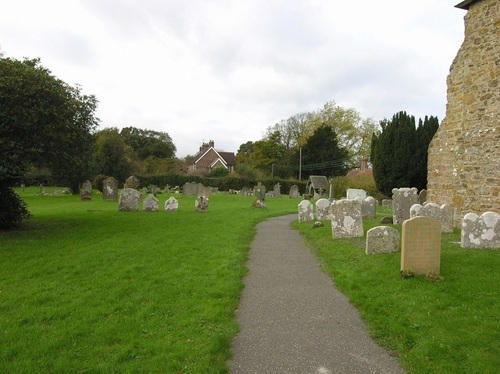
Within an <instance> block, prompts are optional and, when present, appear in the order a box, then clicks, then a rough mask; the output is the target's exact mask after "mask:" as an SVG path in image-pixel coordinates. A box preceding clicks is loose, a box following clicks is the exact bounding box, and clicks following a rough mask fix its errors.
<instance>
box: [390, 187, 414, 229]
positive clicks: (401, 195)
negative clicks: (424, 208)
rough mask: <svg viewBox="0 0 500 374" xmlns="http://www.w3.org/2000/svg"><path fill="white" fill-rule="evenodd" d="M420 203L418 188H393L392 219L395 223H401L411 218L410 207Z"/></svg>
mask: <svg viewBox="0 0 500 374" xmlns="http://www.w3.org/2000/svg"><path fill="white" fill-rule="evenodd" d="M417 203H418V190H417V189H416V188H415V187H412V188H407V187H404V188H393V189H392V216H393V218H392V220H393V222H394V224H395V225H401V224H403V222H404V221H406V220H407V219H409V218H410V209H411V207H412V205H413V204H417Z"/></svg>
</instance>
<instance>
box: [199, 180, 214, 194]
mask: <svg viewBox="0 0 500 374" xmlns="http://www.w3.org/2000/svg"><path fill="white" fill-rule="evenodd" d="M197 187H198V196H205V197H209V196H210V192H212V187H205V186H204V185H203V184H201V183H199V184H198V186H197Z"/></svg>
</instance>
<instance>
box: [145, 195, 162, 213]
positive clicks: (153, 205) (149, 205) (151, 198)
mask: <svg viewBox="0 0 500 374" xmlns="http://www.w3.org/2000/svg"><path fill="white" fill-rule="evenodd" d="M142 209H143V210H144V211H145V212H156V211H158V199H157V198H156V196H155V195H154V194H152V193H150V194H149V195H148V196H147V197H146V198H145V199H144V201H143V202H142Z"/></svg>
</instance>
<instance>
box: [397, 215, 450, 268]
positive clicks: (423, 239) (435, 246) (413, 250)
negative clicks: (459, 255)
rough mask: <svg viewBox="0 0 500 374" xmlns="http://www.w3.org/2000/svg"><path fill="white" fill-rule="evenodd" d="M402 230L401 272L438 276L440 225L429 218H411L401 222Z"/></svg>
mask: <svg viewBox="0 0 500 374" xmlns="http://www.w3.org/2000/svg"><path fill="white" fill-rule="evenodd" d="M402 229H403V233H402V242H401V271H408V270H410V269H411V270H413V271H414V272H415V274H416V275H422V274H424V275H425V274H428V273H433V274H436V275H439V272H440V267H441V223H440V222H439V221H437V220H435V219H433V218H429V217H413V218H410V219H408V220H406V221H404V222H403V228H402Z"/></svg>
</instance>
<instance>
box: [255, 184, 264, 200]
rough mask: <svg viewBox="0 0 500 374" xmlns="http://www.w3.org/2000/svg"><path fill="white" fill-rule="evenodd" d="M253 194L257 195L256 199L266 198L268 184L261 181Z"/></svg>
mask: <svg viewBox="0 0 500 374" xmlns="http://www.w3.org/2000/svg"><path fill="white" fill-rule="evenodd" d="M253 195H254V196H255V199H256V200H260V201H264V200H266V186H264V185H263V184H262V183H261V182H259V183H258V184H257V186H255V187H254V188H253Z"/></svg>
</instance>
